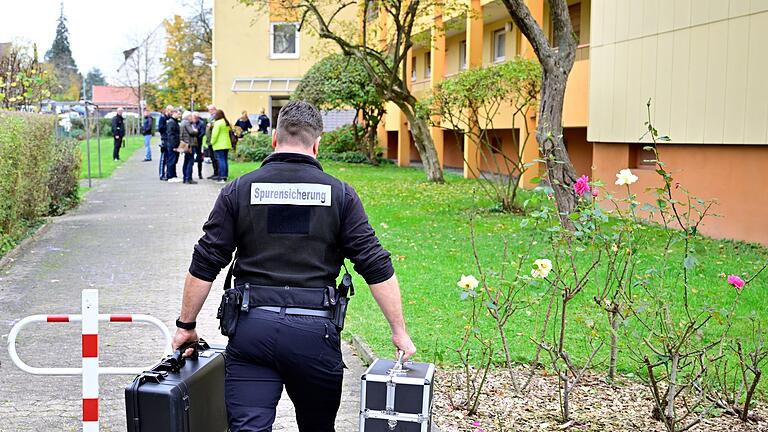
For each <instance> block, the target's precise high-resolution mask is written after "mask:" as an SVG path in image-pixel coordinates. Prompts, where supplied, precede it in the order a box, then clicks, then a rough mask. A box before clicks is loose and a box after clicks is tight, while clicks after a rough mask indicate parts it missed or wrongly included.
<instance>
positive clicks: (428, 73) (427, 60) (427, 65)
mask: <svg viewBox="0 0 768 432" xmlns="http://www.w3.org/2000/svg"><path fill="white" fill-rule="evenodd" d="M424 78H427V79H429V78H432V53H426V54H424Z"/></svg>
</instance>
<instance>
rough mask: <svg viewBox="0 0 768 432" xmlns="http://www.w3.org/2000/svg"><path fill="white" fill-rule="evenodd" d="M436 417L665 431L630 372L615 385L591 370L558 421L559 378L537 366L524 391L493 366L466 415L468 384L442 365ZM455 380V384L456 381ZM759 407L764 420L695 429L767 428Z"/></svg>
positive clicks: (522, 428)
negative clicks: (472, 412) (569, 415)
mask: <svg viewBox="0 0 768 432" xmlns="http://www.w3.org/2000/svg"><path fill="white" fill-rule="evenodd" d="M516 373H517V376H518V377H524V376H527V375H526V374H527V373H528V368H527V367H519V368H517V371H516ZM437 378H438V380H439V381H438V386H437V388H436V393H435V402H434V413H433V418H434V419H435V423H436V424H437V425H438V426H439V427H440V429H441V430H442V431H444V432H465V431H474V430H475V428H476V425H477V422H479V425H481V427H482V428H483V429H484V430H485V431H486V432H529V431H542V432H551V431H564V430H566V431H578V432H665V429H664V426H663V425H662V424H661V423H659V422H657V421H655V420H653V419H652V418H651V415H650V413H651V407H652V404H653V402H652V401H651V398H650V395H649V393H648V390H647V388H646V387H645V386H644V385H642V383H639V382H637V381H636V380H634V379H632V378H631V377H628V376H624V377H620V381H619V382H618V383H617V384H616V385H612V384H609V383H608V382H607V381H606V379H605V377H604V376H603V375H600V374H597V373H590V374H588V375H585V377H584V378H583V384H581V385H580V387H579V388H577V389H576V391H575V392H574V393H573V394H572V396H571V397H572V399H571V411H572V413H573V414H572V418H571V419H570V420H569V421H568V422H566V423H562V422H561V421H560V405H559V401H558V394H557V378H556V377H555V376H552V375H549V376H548V375H546V374H545V373H544V371H542V370H539V371H537V372H536V373H535V375H534V376H533V378H532V380H531V384H530V386H529V387H528V389H527V391H526V393H525V394H524V395H517V394H515V393H514V391H513V390H512V388H511V387H510V386H509V385H508V382H509V381H508V375H507V372H506V371H505V370H502V369H497V370H492V371H491V372H490V373H489V374H488V382H487V384H486V387H485V391H484V393H483V395H482V396H481V399H480V405H479V410H478V413H477V414H475V415H468V414H467V412H466V411H464V410H461V409H455V408H454V407H453V406H452V403H451V401H453V403H456V404H459V403H460V402H461V401H462V397H463V396H464V393H463V392H464V391H465V388H466V383H465V382H464V380H463V374H462V371H460V370H442V371H440V372H439V375H438V377H437ZM452 384H453V385H452ZM756 412H757V413H758V414H759V415H760V416H761V417H762V419H763V420H762V421H761V422H760V423H757V424H755V423H750V424H744V423H742V422H741V421H740V420H739V419H737V418H735V417H732V416H727V415H724V416H720V417H708V418H705V419H704V420H703V421H702V422H701V424H699V425H698V426H696V427H693V428H691V429H689V430H690V431H691V432H705V431H706V432H747V431H749V432H768V410H766V407H765V405H764V404H761V405H759V406H758V407H757V409H756Z"/></svg>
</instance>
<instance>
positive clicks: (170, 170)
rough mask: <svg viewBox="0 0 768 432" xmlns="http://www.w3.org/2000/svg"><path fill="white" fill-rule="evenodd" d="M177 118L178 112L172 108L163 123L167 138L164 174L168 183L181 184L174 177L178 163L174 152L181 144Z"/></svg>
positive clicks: (177, 155)
mask: <svg viewBox="0 0 768 432" xmlns="http://www.w3.org/2000/svg"><path fill="white" fill-rule="evenodd" d="M179 117H181V113H180V112H179V110H178V109H175V108H172V109H171V118H169V119H168V121H167V122H166V123H165V135H166V137H167V140H166V148H165V158H166V159H167V161H168V166H167V168H166V171H165V172H166V175H167V177H168V182H169V183H179V182H181V179H180V178H178V177H177V176H176V163H177V162H178V161H179V154H178V153H177V152H176V149H178V148H179V144H180V143H181V129H180V128H179Z"/></svg>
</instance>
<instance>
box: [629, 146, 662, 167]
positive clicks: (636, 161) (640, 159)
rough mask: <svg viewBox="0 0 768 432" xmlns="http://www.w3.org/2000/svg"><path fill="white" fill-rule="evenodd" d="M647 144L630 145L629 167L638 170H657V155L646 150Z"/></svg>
mask: <svg viewBox="0 0 768 432" xmlns="http://www.w3.org/2000/svg"><path fill="white" fill-rule="evenodd" d="M646 147H648V144H647V143H630V144H629V160H628V161H627V162H628V166H629V167H630V168H636V169H654V168H656V154H655V153H654V152H653V151H652V150H646Z"/></svg>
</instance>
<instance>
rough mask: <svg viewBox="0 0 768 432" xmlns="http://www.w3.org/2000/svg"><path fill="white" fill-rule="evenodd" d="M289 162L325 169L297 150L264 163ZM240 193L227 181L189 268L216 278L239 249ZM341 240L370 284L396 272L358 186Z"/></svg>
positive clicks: (350, 193)
mask: <svg viewBox="0 0 768 432" xmlns="http://www.w3.org/2000/svg"><path fill="white" fill-rule="evenodd" d="M270 162H288V163H303V164H311V165H314V166H315V167H317V168H318V169H322V167H321V165H320V163H319V162H317V160H316V159H314V158H312V157H310V156H305V155H298V154H295V153H275V154H272V155H271V156H270V157H269V158H267V159H266V160H265V161H264V163H265V164H267V163H270ZM235 200H236V196H235V188H234V182H232V183H230V184H228V185H226V186H225V187H224V188H223V189H222V190H221V193H220V194H219V198H218V199H217V200H216V203H215V204H214V207H213V210H212V211H211V214H210V216H209V217H208V221H207V222H206V223H205V225H204V226H203V231H204V235H203V236H202V237H201V238H200V240H199V241H198V243H197V245H195V248H194V253H193V255H192V264H191V265H190V267H189V272H190V274H192V275H193V276H195V277H197V278H199V279H202V280H204V281H208V282H212V281H213V280H214V279H216V276H217V275H218V274H219V272H220V271H221V269H222V268H224V267H225V266H226V265H227V264H228V263H229V262H230V260H231V259H232V253H233V252H234V251H235V235H236V234H235V219H236V214H237V213H236V210H235V209H236V202H235ZM340 228H341V229H340V233H341V234H340V238H339V244H340V249H341V252H342V254H343V255H344V256H345V257H346V258H349V259H350V261H352V263H353V264H354V268H355V271H356V272H357V273H359V274H360V275H361V276H362V277H363V278H364V279H365V281H366V282H367V283H368V284H375V283H380V282H384V281H386V280H387V279H389V278H390V277H392V275H394V273H395V269H394V267H393V266H392V260H391V259H390V254H389V252H387V250H386V249H384V248H383V247H382V246H381V243H380V242H379V239H378V238H377V237H376V233H375V232H374V230H373V228H372V227H371V225H370V223H369V222H368V215H367V214H366V213H365V209H364V208H363V203H362V201H361V200H360V197H359V196H358V195H357V192H355V190H354V189H353V188H352V187H351V186H349V185H347V186H346V199H345V201H344V208H343V209H342V214H341V227H340Z"/></svg>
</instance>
